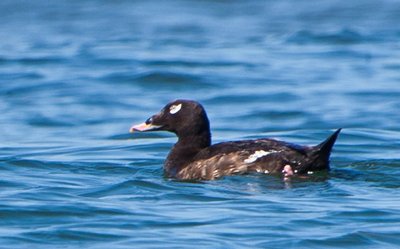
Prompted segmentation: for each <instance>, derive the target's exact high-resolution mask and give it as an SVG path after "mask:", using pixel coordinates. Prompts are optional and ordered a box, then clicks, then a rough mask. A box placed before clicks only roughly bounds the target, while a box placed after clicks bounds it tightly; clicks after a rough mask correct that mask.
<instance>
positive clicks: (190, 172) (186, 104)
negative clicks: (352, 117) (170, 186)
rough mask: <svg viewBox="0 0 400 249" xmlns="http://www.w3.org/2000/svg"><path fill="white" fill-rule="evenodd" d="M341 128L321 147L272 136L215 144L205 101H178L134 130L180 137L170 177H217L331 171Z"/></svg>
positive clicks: (169, 163)
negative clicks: (254, 173)
mask: <svg viewBox="0 0 400 249" xmlns="http://www.w3.org/2000/svg"><path fill="white" fill-rule="evenodd" d="M340 130H341V129H338V130H337V131H335V132H334V133H333V134H332V135H331V136H330V137H329V138H327V139H326V140H325V141H324V142H322V143H320V144H319V145H316V146H301V145H296V144H292V143H287V142H283V141H279V140H275V139H270V138H260V139H255V140H241V141H231V142H222V143H218V144H214V145H211V132H210V123H209V120H208V117H207V114H206V111H205V110H204V108H203V106H202V105H201V104H199V103H198V102H196V101H192V100H181V99H179V100H175V101H173V102H170V103H168V104H167V105H166V106H165V107H164V108H163V109H162V110H161V111H160V112H159V113H157V114H155V115H153V116H151V117H150V118H149V119H147V120H146V122H144V123H142V124H138V125H134V126H132V127H131V128H130V132H135V131H140V132H147V131H169V132H172V133H175V134H176V135H177V137H178V141H177V143H176V144H175V145H174V146H173V147H172V149H171V151H170V152H169V154H168V156H167V159H166V160H165V163H164V173H165V176H166V177H170V178H176V179H179V180H214V179H218V178H221V177H223V176H227V175H234V174H246V173H252V172H258V173H263V174H276V173H278V174H282V173H284V175H285V176H287V175H288V172H289V173H290V175H291V176H292V175H296V174H298V175H302V174H307V173H308V174H310V172H314V171H321V170H329V156H330V153H331V150H332V147H333V144H334V143H335V141H336V138H337V136H338V134H339V132H340Z"/></svg>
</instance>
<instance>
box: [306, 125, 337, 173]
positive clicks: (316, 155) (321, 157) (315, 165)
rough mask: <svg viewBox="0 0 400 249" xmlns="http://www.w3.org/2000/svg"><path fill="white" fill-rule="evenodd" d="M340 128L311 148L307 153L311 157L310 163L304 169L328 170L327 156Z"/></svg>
mask: <svg viewBox="0 0 400 249" xmlns="http://www.w3.org/2000/svg"><path fill="white" fill-rule="evenodd" d="M341 130H342V129H341V128H340V129H338V130H336V131H335V132H334V133H333V134H332V135H331V136H329V137H328V138H327V139H326V140H325V141H323V142H322V143H320V144H318V145H317V146H314V147H312V148H311V150H310V152H309V153H308V154H309V158H310V159H311V160H310V164H309V167H307V169H305V170H307V171H314V170H315V171H317V170H329V157H330V155H331V151H332V147H333V145H334V144H335V141H336V138H337V137H338V135H339V133H340V131H341ZM305 170H304V171H305ZM302 173H306V172H302Z"/></svg>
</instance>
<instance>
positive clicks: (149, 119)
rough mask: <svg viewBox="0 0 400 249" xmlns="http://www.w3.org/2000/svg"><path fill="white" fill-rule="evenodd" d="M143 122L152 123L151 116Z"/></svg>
mask: <svg viewBox="0 0 400 249" xmlns="http://www.w3.org/2000/svg"><path fill="white" fill-rule="evenodd" d="M145 123H146V124H151V123H153V117H151V118H148V119H147V120H146V122H145Z"/></svg>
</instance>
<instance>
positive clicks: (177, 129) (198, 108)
mask: <svg viewBox="0 0 400 249" xmlns="http://www.w3.org/2000/svg"><path fill="white" fill-rule="evenodd" d="M209 130H210V125H209V121H208V117H207V114H206V112H205V110H204V108H203V106H202V105H201V104H199V103H198V102H196V101H192V100H182V99H178V100H175V101H172V102H170V103H168V104H167V105H166V106H165V107H164V108H162V109H161V111H160V112H159V113H157V114H155V115H153V116H151V117H150V118H148V119H147V120H146V121H145V122H144V123H141V124H138V125H134V126H132V127H131V128H130V132H135V131H141V132H142V131H169V132H173V133H175V134H176V135H177V136H179V137H180V136H185V135H191V134H199V133H201V132H204V131H207V132H209Z"/></svg>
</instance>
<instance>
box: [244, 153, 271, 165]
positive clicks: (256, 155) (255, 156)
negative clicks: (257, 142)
mask: <svg viewBox="0 0 400 249" xmlns="http://www.w3.org/2000/svg"><path fill="white" fill-rule="evenodd" d="M276 152H279V151H276V150H270V151H265V150H257V151H256V152H254V153H253V154H251V155H250V156H249V157H248V158H247V159H245V160H244V162H245V163H253V162H255V161H256V160H257V159H258V158H261V157H263V156H266V155H269V154H271V153H276Z"/></svg>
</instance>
